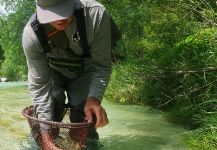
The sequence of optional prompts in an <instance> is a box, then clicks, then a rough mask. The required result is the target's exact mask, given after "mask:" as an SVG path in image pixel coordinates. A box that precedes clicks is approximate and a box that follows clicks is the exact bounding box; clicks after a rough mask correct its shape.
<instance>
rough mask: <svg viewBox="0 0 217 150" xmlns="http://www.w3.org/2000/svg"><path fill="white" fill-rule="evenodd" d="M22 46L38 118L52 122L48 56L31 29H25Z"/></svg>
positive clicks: (30, 90)
mask: <svg viewBox="0 0 217 150" xmlns="http://www.w3.org/2000/svg"><path fill="white" fill-rule="evenodd" d="M22 45H23V50H24V53H25V56H26V61H27V66H28V83H29V92H30V95H31V98H32V102H33V105H34V107H35V109H36V116H37V118H39V119H42V120H51V119H52V111H53V110H52V105H53V104H52V100H51V90H52V89H51V87H52V86H51V74H50V70H49V65H48V61H47V58H46V55H45V53H43V50H42V48H41V46H40V45H39V42H38V40H37V38H36V36H35V34H34V32H33V30H32V29H31V28H30V27H25V29H24V32H23V37H22ZM44 128H46V127H44Z"/></svg>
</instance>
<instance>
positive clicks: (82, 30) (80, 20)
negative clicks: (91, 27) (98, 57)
mask: <svg viewBox="0 0 217 150" xmlns="http://www.w3.org/2000/svg"><path fill="white" fill-rule="evenodd" d="M74 14H75V17H76V21H77V28H78V32H79V34H80V42H81V47H82V49H83V55H82V57H83V58H88V57H91V54H90V48H89V45H88V41H87V31H86V24H85V18H84V9H83V8H81V9H78V10H76V11H75V12H74Z"/></svg>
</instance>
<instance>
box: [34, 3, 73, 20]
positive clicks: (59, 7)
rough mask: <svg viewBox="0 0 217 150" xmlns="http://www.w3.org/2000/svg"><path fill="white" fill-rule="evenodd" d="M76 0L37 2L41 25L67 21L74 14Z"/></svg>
mask: <svg viewBox="0 0 217 150" xmlns="http://www.w3.org/2000/svg"><path fill="white" fill-rule="evenodd" d="M73 1H74V0H36V12H37V17H38V20H39V22H40V23H41V24H45V23H49V22H53V21H56V20H62V19H66V18H68V17H69V16H71V15H72V13H73V4H74V3H73Z"/></svg>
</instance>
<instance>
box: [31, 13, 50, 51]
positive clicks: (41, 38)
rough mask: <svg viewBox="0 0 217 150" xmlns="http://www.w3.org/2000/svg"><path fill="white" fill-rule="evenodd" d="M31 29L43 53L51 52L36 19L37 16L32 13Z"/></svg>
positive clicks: (42, 29) (45, 36)
mask: <svg viewBox="0 0 217 150" xmlns="http://www.w3.org/2000/svg"><path fill="white" fill-rule="evenodd" d="M31 27H32V29H33V31H34V32H35V34H36V37H37V39H38V40H39V42H40V44H41V46H42V48H43V50H44V52H45V53H49V52H51V48H50V46H49V44H48V41H47V35H46V34H45V31H44V28H43V27H42V26H41V25H40V24H39V22H38V19H37V14H36V13H34V14H33V16H32V17H31Z"/></svg>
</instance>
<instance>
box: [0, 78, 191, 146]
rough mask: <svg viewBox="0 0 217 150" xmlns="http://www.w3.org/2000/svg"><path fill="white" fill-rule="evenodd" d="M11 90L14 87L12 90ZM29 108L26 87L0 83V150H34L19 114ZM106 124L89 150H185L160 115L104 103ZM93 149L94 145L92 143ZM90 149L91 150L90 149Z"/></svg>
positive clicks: (177, 130) (176, 129)
mask: <svg viewBox="0 0 217 150" xmlns="http://www.w3.org/2000/svg"><path fill="white" fill-rule="evenodd" d="M13 86H15V87H13ZM29 105H31V100H30V97H29V94H28V91H27V87H26V83H25V82H20V83H4V85H3V84H2V83H0V106H1V107H0V114H1V115H0V133H4V134H0V147H1V150H38V148H37V146H36V144H35V142H34V140H33V139H32V138H31V136H30V134H29V133H30V130H29V126H28V123H27V121H26V120H25V118H24V117H23V116H22V115H21V114H20V112H21V110H22V109H23V108H24V107H26V106H29ZM103 106H104V107H105V108H106V111H107V112H108V117H109V120H110V124H109V125H107V126H106V127H104V128H100V129H98V132H99V134H100V143H98V144H97V145H98V148H96V146H94V143H93V142H91V141H89V142H88V143H89V144H88V145H89V148H87V149H92V150H98V149H99V150H120V149H124V150H174V149H175V150H187V149H188V148H187V147H186V146H185V145H184V144H183V143H182V142H181V139H180V136H179V134H180V133H183V132H185V130H184V129H183V128H181V127H179V126H176V125H174V124H171V123H169V122H167V120H166V119H165V117H164V114H162V113H160V112H158V111H154V110H151V109H149V108H148V107H142V106H136V105H116V104H112V103H109V102H107V101H104V103H103ZM95 145H96V143H95ZM91 147H92V148H91Z"/></svg>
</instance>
